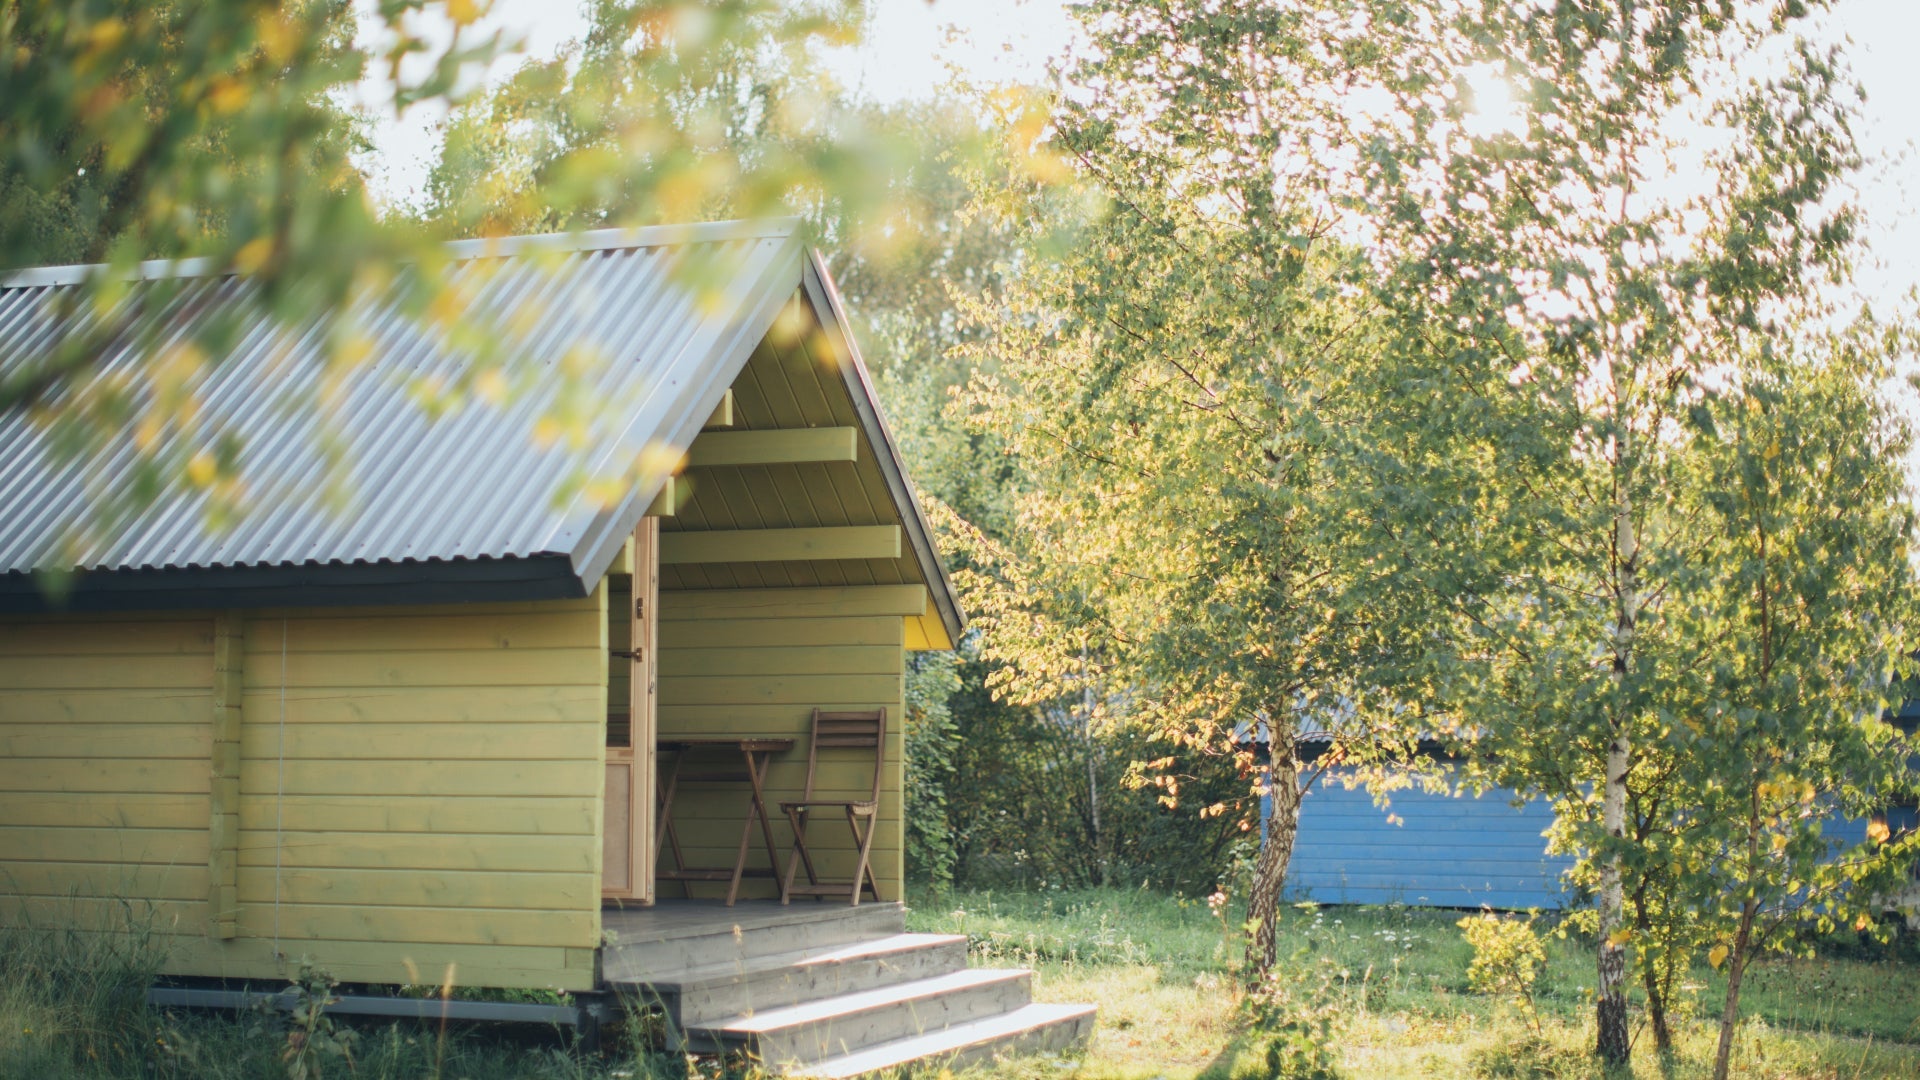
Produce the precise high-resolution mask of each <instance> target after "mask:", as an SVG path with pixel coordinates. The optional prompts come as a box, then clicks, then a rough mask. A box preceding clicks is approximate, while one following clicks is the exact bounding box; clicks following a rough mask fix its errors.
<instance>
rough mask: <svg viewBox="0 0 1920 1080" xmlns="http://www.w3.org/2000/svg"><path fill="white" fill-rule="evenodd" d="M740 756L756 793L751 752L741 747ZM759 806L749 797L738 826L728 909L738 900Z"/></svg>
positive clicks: (755, 799) (755, 777) (756, 785)
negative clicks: (744, 813)
mask: <svg viewBox="0 0 1920 1080" xmlns="http://www.w3.org/2000/svg"><path fill="white" fill-rule="evenodd" d="M740 756H741V757H744V758H746V759H747V780H748V781H749V782H751V783H752V784H753V789H754V791H756V792H758V791H759V790H760V780H759V778H758V777H757V776H755V775H754V771H753V751H751V750H748V749H745V748H744V747H743V748H742V749H741V751H740ZM759 805H760V799H759V797H758V796H757V795H755V796H752V797H750V801H749V802H748V803H747V820H746V821H744V822H742V823H741V824H740V851H739V853H738V854H737V855H735V856H734V859H733V880H732V881H731V882H729V883H728V885H727V906H728V907H732V906H733V902H734V901H735V900H738V899H739V898H740V879H741V877H742V876H744V875H745V874H746V872H747V848H748V846H749V844H750V842H751V841H752V840H753V815H754V813H755V811H756V808H758V807H759Z"/></svg>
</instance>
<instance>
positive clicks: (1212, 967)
mask: <svg viewBox="0 0 1920 1080" xmlns="http://www.w3.org/2000/svg"><path fill="white" fill-rule="evenodd" d="M1238 918H1239V914H1238V913H1237V912H1234V913H1231V914H1228V915H1226V916H1225V917H1224V918H1223V917H1222V916H1220V915H1216V914H1214V913H1213V912H1212V911H1211V910H1210V909H1209V908H1208V906H1207V905H1206V904H1205V903H1204V902H1199V901H1193V900H1182V899H1178V898H1172V897H1166V896H1162V895H1158V894H1155V893H1150V892H1143V891H1129V890H1099V891H1087V892H1056V893H1031V894H1022V893H991V892H974V893H956V894H951V895H947V896H940V897H934V896H922V897H919V898H917V899H916V902H915V904H914V911H913V914H912V916H911V917H910V920H909V923H910V928H911V929H915V930H922V931H934V932H945V933H964V934H966V935H967V936H968V938H969V939H970V952H971V955H972V958H973V962H974V963H976V964H980V965H983V966H992V965H1008V964H1021V965H1026V966H1031V967H1033V968H1034V969H1035V970H1036V972H1037V977H1036V985H1037V988H1038V989H1037V992H1036V996H1038V997H1040V998H1041V999H1043V1000H1049V1001H1090V1002H1095V1003H1097V1004H1099V1005H1100V1008H1101V1017H1100V1026H1099V1028H1098V1029H1097V1030H1096V1033H1095V1035H1094V1039H1093V1044H1092V1046H1091V1048H1090V1050H1089V1052H1088V1054H1087V1055H1086V1057H1085V1058H1084V1059H1083V1060H1081V1061H1080V1062H1079V1063H1078V1064H1077V1065H1076V1066H1075V1067H1074V1068H1072V1069H1071V1070H1070V1071H1063V1070H1061V1069H1060V1068H1059V1066H1058V1064H1057V1063H1031V1062H1030V1063H1025V1064H1015V1065H1010V1066H1003V1067H1002V1068H1001V1069H1000V1070H998V1072H996V1073H995V1074H994V1075H998V1076H1006V1077H1017V1076H1042V1075H1045V1076H1056V1077H1071V1078H1076V1080H1095V1078H1102V1080H1104V1078H1134V1077H1138V1078H1141V1080H1146V1078H1152V1077H1165V1078H1167V1080H1178V1078H1185V1077H1197V1078H1204V1080H1252V1078H1254V1077H1264V1076H1266V1075H1268V1073H1267V1072H1266V1071H1265V1069H1264V1061H1263V1060H1261V1055H1260V1054H1259V1052H1258V1050H1259V1047H1258V1045H1257V1044H1256V1042H1255V1040H1253V1039H1251V1038H1249V1037H1248V1036H1247V1035H1246V1034H1245V1033H1244V1032H1242V1031H1241V1030H1240V1027H1241V1025H1240V1024H1239V1023H1238V1019H1239V1016H1240V1013H1239V1011H1238V1006H1239V1002H1240V996H1241V995H1240V990H1239V979H1238V977H1237V975H1236V974H1235V972H1236V971H1237V966H1238V964H1239V961H1240V954H1241V947H1240V945H1239V943H1238V941H1237V940H1234V939H1233V938H1232V935H1231V934H1230V931H1229V928H1228V925H1227V923H1228V922H1229V921H1231V920H1236V919H1238ZM1459 918H1460V915H1459V913H1457V912H1436V911H1427V910H1422V909H1416V908H1405V907H1375V908H1333V907H1321V908H1313V907H1306V908H1289V909H1287V910H1286V912H1285V915H1284V918H1283V921H1282V928H1281V944H1280V955H1281V957H1282V958H1283V960H1282V965H1283V967H1284V969H1285V970H1286V971H1287V972H1288V973H1289V977H1290V978H1294V979H1297V980H1299V981H1301V982H1303V983H1304V984H1305V985H1306V986H1307V988H1308V990H1309V991H1310V992H1311V993H1313V994H1316V995H1318V996H1319V998H1320V999H1322V1000H1324V1001H1325V1003H1326V1004H1327V1005H1328V1006H1329V1009H1330V1013H1331V1015H1332V1016H1333V1017H1334V1018H1335V1021H1334V1031H1333V1044H1334V1049H1335V1051H1336V1054H1337V1057H1338V1059H1339V1061H1340V1065H1341V1070H1342V1072H1343V1074H1344V1075H1347V1076H1351V1077H1368V1078H1372V1077H1382V1078H1395V1077H1407V1078H1414V1077H1421V1078H1425V1077H1452V1076H1460V1077H1471V1076H1477V1075H1480V1076H1527V1077H1535V1076H1537V1077H1563V1076H1564V1077H1586V1076H1592V1075H1597V1073H1596V1071H1595V1070H1594V1069H1593V1068H1592V1067H1591V1065H1590V1063H1589V1059H1588V1055H1587V1052H1586V1051H1587V1048H1588V1047H1589V1046H1590V1045H1591V1041H1592V1037H1593V1036H1592V1029H1591V1026H1590V1023H1591V1021H1590V1015H1591V994H1592V988H1593V985H1594V974H1593V959H1592V952H1591V951H1590V946H1589V945H1588V944H1587V943H1585V942H1583V941H1581V940H1578V939H1577V938H1574V937H1571V936H1569V937H1566V938H1559V937H1552V936H1548V937H1547V939H1546V945H1547V968H1546V970H1545V971H1544V972H1543V973H1542V974H1541V975H1540V978H1539V980H1538V982H1537V983H1536V999H1537V1004H1538V1009H1539V1012H1540V1016H1541V1022H1542V1028H1543V1032H1542V1036H1541V1037H1540V1038H1538V1039H1535V1038H1533V1037H1532V1036H1531V1033H1530V1032H1529V1031H1528V1030H1527V1028H1526V1027H1525V1025H1524V1024H1523V1023H1522V1021H1521V1019H1520V1017H1519V1015H1518V1013H1517V1012H1516V1011H1515V1010H1514V1009H1513V1008H1512V1007H1510V1006H1508V1005H1506V1004H1503V1003H1502V1002H1499V1001H1496V1000H1493V999H1491V998H1489V997H1487V996H1485V995H1481V994H1477V993H1474V992H1473V991H1472V990H1471V989H1470V988H1469V987H1468V984H1467V974H1466V972H1467V964H1468V962H1469V960H1470V959H1471V958H1472V950H1471V949H1470V948H1469V947H1468V945H1467V944H1466V941H1465V939H1464V937H1463V936H1462V934H1461V931H1460V929H1459V928H1458V927H1457V926H1456V925H1455V924H1456V923H1457V922H1458V920H1459ZM1844 951H1850V952H1854V953H1860V952H1862V950H1844ZM1689 986H1691V987H1694V988H1695V989H1694V990H1693V991H1692V992H1691V993H1690V995H1689V997H1690V999H1691V1000H1692V1002H1693V1003H1694V1004H1695V1006H1696V1008H1697V1010H1698V1011H1699V1012H1700V1013H1703V1014H1705V1013H1711V1014H1713V1015H1717V1014H1718V1008H1719V1001H1720V994H1721V992H1722V989H1723V986H1724V984H1723V982H1722V981H1721V980H1720V978H1719V976H1717V975H1716V974H1714V973H1713V972H1711V971H1710V970H1708V969H1707V968H1705V966H1704V965H1703V966H1702V967H1701V968H1700V969H1699V970H1697V971H1696V972H1694V977H1693V979H1692V980H1691V982H1690V983H1689ZM1744 1000H1745V1003H1746V1008H1745V1009H1744V1010H1743V1012H1744V1015H1745V1017H1746V1018H1747V1021H1746V1023H1745V1024H1744V1025H1743V1027H1742V1028H1741V1030H1740V1034H1739V1042H1738V1044H1737V1050H1738V1057H1737V1059H1736V1063H1737V1068H1736V1075H1740V1076H1750V1077H1767V1078H1773V1077H1777V1078H1781V1080H1786V1078H1802V1077H1804V1078H1809V1080H1811V1078H1814V1077H1903V1078H1905V1077H1913V1076H1920V963H1916V962H1915V961H1914V960H1913V959H1911V958H1907V959H1896V958H1893V957H1891V956H1885V955H1879V954H1878V953H1875V952H1871V951H1868V952H1866V954H1865V955H1827V954H1823V955H1822V956H1821V957H1820V958H1818V959H1814V960H1786V959H1779V960H1770V961H1767V962H1765V963H1762V964H1760V965H1758V966H1757V967H1756V968H1755V969H1753V970H1752V971H1751V972H1750V975H1749V982H1748V993H1747V995H1746V996H1745V998H1744ZM1716 1035H1717V1031H1716V1029H1714V1028H1713V1027H1711V1026H1710V1025H1709V1024H1707V1023H1705V1022H1704V1020H1694V1021H1690V1022H1687V1023H1685V1024H1683V1025H1682V1027H1681V1037H1680V1046H1679V1047H1678V1051H1679V1052H1678V1054H1677V1055H1676V1058H1675V1060H1673V1061H1671V1062H1667V1063H1664V1067H1663V1063H1662V1062H1660V1061H1659V1060H1658V1059H1657V1057H1656V1055H1655V1054H1654V1053H1653V1052H1652V1039H1651V1036H1646V1037H1645V1039H1644V1041H1643V1042H1642V1043H1641V1044H1640V1045H1639V1046H1638V1047H1637V1048H1636V1054H1635V1062H1636V1069H1635V1073H1636V1075H1639V1076H1647V1077H1656V1076H1658V1077H1675V1078H1680V1077H1692V1076H1704V1075H1706V1071H1707V1064H1708V1063H1709V1062H1710V1060H1711V1054H1712V1050H1713V1040H1714V1038H1715V1037H1716Z"/></svg>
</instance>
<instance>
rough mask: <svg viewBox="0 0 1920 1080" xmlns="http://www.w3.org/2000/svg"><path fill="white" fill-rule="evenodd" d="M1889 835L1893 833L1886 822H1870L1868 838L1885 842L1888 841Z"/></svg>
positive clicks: (1880, 842) (1879, 842)
mask: <svg viewBox="0 0 1920 1080" xmlns="http://www.w3.org/2000/svg"><path fill="white" fill-rule="evenodd" d="M1889 835H1891V834H1890V831H1889V830H1888V829H1887V823H1886V822H1884V821H1879V820H1875V821H1872V822H1869V823H1868V825H1867V839H1869V840H1872V841H1873V842H1874V843H1876V844H1884V843H1886V842H1887V837H1888V836H1889Z"/></svg>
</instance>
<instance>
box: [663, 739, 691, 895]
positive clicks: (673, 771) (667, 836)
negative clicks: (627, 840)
mask: <svg viewBox="0 0 1920 1080" xmlns="http://www.w3.org/2000/svg"><path fill="white" fill-rule="evenodd" d="M686 757H687V755H686V753H685V752H684V751H676V752H675V753H674V755H673V767H672V768H670V769H668V770H667V783H666V786H665V787H664V788H662V789H661V792H660V825H659V827H658V828H657V829H655V830H654V838H653V870H654V881H655V882H656V885H655V888H656V889H657V888H658V884H657V883H658V881H659V880H660V877H659V868H660V849H661V848H662V847H663V846H666V845H671V846H672V848H673V866H674V869H676V870H684V869H686V868H687V856H686V853H685V852H683V851H681V850H680V832H679V830H678V829H675V828H674V827H673V796H674V793H675V792H676V791H678V790H679V787H680V763H681V762H682V761H685V760H686ZM680 891H681V892H683V893H685V894H687V895H688V896H692V895H693V885H692V884H691V883H690V882H686V881H682V882H681V883H680Z"/></svg>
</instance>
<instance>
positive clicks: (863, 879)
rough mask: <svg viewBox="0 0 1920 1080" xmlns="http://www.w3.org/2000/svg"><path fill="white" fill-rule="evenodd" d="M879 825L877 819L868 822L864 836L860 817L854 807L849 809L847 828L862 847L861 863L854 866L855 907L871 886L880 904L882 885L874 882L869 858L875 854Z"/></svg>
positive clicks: (853, 901)
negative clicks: (874, 842)
mask: <svg viewBox="0 0 1920 1080" xmlns="http://www.w3.org/2000/svg"><path fill="white" fill-rule="evenodd" d="M877 824H878V820H877V819H874V820H869V821H868V822H867V831H866V833H865V834H864V835H863V834H862V833H861V832H860V819H859V817H858V816H856V815H855V814H854V812H853V808H852V807H848V808H847V828H849V829H852V830H853V840H854V843H856V844H858V845H859V846H860V857H859V861H858V862H856V863H854V866H853V897H852V899H851V901H850V903H851V906H853V907H859V906H860V893H861V890H863V889H865V888H867V887H868V886H869V885H870V884H871V886H872V888H873V901H874V903H876V904H877V903H879V902H880V885H879V883H878V882H877V881H875V880H874V877H873V867H872V865H871V864H870V862H869V858H870V856H871V855H872V854H873V834H874V833H875V832H877V831H878V829H877V828H876V827H875V826H876V825H877Z"/></svg>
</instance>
